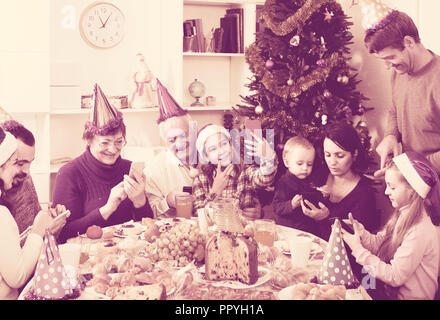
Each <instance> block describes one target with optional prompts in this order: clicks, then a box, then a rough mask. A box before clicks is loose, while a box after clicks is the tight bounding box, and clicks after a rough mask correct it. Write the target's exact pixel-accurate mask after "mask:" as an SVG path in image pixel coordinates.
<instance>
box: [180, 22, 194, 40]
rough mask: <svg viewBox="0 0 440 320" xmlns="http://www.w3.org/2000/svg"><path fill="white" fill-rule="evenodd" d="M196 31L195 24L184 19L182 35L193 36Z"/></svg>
mask: <svg viewBox="0 0 440 320" xmlns="http://www.w3.org/2000/svg"><path fill="white" fill-rule="evenodd" d="M195 33H196V30H195V26H194V25H193V24H192V22H191V21H184V22H183V36H184V37H191V36H194V35H195Z"/></svg>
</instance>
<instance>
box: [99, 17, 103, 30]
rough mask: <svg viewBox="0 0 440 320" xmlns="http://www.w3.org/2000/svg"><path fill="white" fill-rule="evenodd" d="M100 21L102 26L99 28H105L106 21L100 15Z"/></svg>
mask: <svg viewBox="0 0 440 320" xmlns="http://www.w3.org/2000/svg"><path fill="white" fill-rule="evenodd" d="M98 18H99V21H101V27H100V28H99V29H102V28H105V24H104V22H102V19H101V16H98Z"/></svg>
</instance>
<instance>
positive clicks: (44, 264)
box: [33, 229, 74, 299]
mask: <svg viewBox="0 0 440 320" xmlns="http://www.w3.org/2000/svg"><path fill="white" fill-rule="evenodd" d="M33 289H34V294H35V295H36V296H38V297H41V298H44V299H61V298H63V297H65V296H67V295H71V294H72V293H73V289H74V287H73V286H72V283H71V281H70V279H69V277H68V276H67V273H66V270H65V268H64V266H63V262H62V261H61V257H60V252H59V250H58V245H57V243H56V240H55V237H54V236H53V235H52V234H51V233H50V231H49V229H47V230H46V234H45V236H44V244H43V249H42V250H41V254H40V257H39V259H38V263H37V268H36V269H35V275H34V288H33Z"/></svg>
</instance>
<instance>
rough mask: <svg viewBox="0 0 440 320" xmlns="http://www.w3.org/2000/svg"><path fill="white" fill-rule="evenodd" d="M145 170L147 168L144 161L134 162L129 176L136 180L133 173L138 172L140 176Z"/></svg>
mask: <svg viewBox="0 0 440 320" xmlns="http://www.w3.org/2000/svg"><path fill="white" fill-rule="evenodd" d="M144 168H145V162H143V161H136V162H132V163H131V167H130V173H129V174H128V175H129V176H130V178H133V179H135V180H136V176H135V174H134V172H133V171H136V172H137V173H138V175H142V174H143V173H144Z"/></svg>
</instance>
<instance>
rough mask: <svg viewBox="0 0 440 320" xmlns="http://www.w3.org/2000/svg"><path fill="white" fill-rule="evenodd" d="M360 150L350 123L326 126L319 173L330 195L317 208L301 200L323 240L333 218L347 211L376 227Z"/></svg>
mask: <svg viewBox="0 0 440 320" xmlns="http://www.w3.org/2000/svg"><path fill="white" fill-rule="evenodd" d="M363 150H364V149H363V148H362V144H361V141H360V138H359V136H358V134H357V132H356V130H355V129H354V128H353V126H351V125H350V124H348V123H345V122H338V123H334V124H331V125H329V127H328V128H327V130H326V133H325V138H324V143H323V151H324V159H325V163H326V165H327V168H325V170H323V172H324V173H323V174H322V175H321V179H322V183H323V184H325V189H326V192H327V193H328V194H329V198H328V202H327V206H325V205H324V204H322V203H321V204H320V205H319V207H316V206H314V205H313V204H312V203H310V202H308V201H307V200H305V201H304V202H303V203H302V209H303V212H304V214H305V215H307V216H309V217H311V218H312V219H314V220H315V221H317V222H318V225H319V227H320V231H321V235H320V236H321V237H322V238H323V239H324V240H328V239H329V237H330V233H331V226H332V224H333V221H334V218H339V219H347V218H348V214H349V213H350V212H351V213H352V214H353V217H354V218H355V219H356V220H357V221H359V222H361V223H362V224H363V225H364V226H365V228H366V229H367V230H369V231H375V230H376V228H378V226H379V222H380V217H379V216H378V214H377V210H376V198H375V191H374V188H373V186H372V185H371V181H370V180H369V179H368V178H366V177H365V176H364V175H363V173H364V172H365V170H366V169H367V167H368V159H367V155H366V154H365V152H364V151H363ZM306 205H307V206H306ZM307 207H308V208H307Z"/></svg>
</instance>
